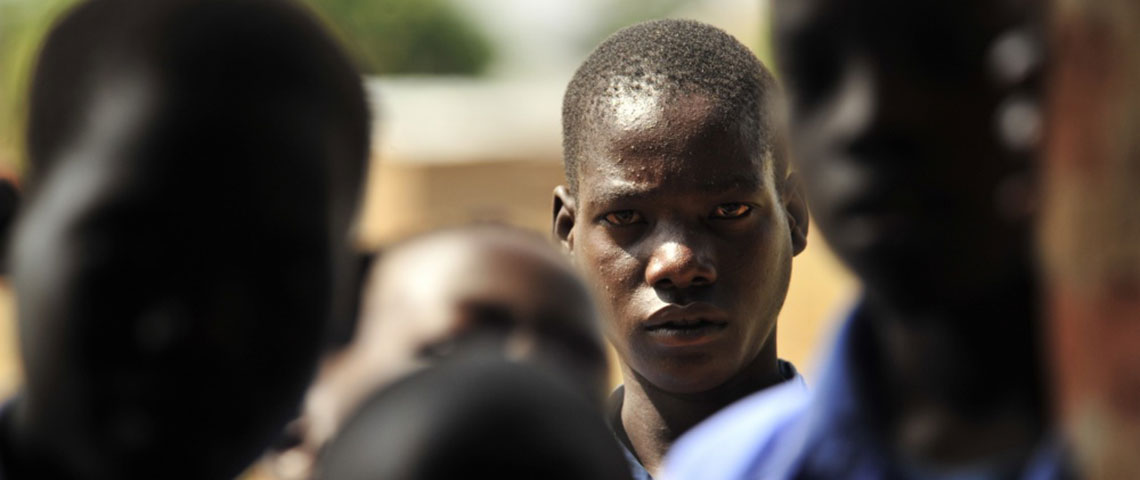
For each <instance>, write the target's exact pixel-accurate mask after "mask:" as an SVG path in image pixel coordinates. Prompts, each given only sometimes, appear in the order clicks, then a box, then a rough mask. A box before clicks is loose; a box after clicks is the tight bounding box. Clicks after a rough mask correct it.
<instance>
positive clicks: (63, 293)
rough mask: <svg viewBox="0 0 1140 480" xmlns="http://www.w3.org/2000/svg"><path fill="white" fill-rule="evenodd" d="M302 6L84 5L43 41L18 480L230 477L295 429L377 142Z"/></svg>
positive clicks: (23, 239)
mask: <svg viewBox="0 0 1140 480" xmlns="http://www.w3.org/2000/svg"><path fill="white" fill-rule="evenodd" d="M291 5H292V4H290V3H288V2H277V1H261V0H251V1H246V2H206V1H197V0H186V1H182V0H166V1H162V2H147V3H142V4H140V3H138V2H131V1H129V0H101V1H99V2H83V3H80V4H78V5H77V6H76V8H75V9H73V10H72V11H71V12H70V13H68V14H67V15H66V16H65V17H64V18H63V19H61V20H60V21H59V22H57V24H56V25H55V27H53V29H52V31H51V32H50V33H49V35H48V37H47V40H46V42H45V45H44V47H43V48H42V49H41V53H40V56H39V58H38V65H37V71H36V75H35V79H34V82H33V89H32V96H31V101H30V105H29V107H30V111H31V116H30V120H29V142H28V144H29V153H30V165H29V166H30V167H31V168H30V177H29V182H28V183H27V185H29V188H28V192H29V193H28V197H27V202H26V203H25V204H24V205H23V206H22V207H21V211H20V212H19V219H18V221H17V224H16V226H15V231H14V233H13V237H12V249H11V252H12V282H13V285H14V289H15V293H16V298H17V300H18V302H17V304H18V312H17V314H18V319H19V330H20V331H19V336H20V350H21V360H22V364H23V367H24V378H25V385H24V386H23V388H22V389H21V391H20V393H19V394H18V395H17V396H16V397H15V398H14V399H12V401H11V403H10V405H9V407H8V408H6V409H5V410H4V412H3V416H0V457H2V458H3V462H0V463H2V465H0V467H2V468H3V472H0V475H2V476H3V477H4V478H13V479H21V478H35V479H50V478H89V479H101V478H108V479H129V478H188V479H209V478H234V476H235V475H238V474H239V473H240V472H241V471H242V470H243V469H244V468H245V467H246V465H247V464H248V463H249V462H250V461H252V460H253V459H254V458H256V457H257V455H259V454H260V453H261V452H262V451H263V450H264V448H265V447H266V446H267V445H268V444H269V442H270V441H272V439H273V438H274V437H275V436H276V434H277V432H279V431H280V429H281V427H282V426H283V425H284V424H285V422H286V421H288V420H289V419H290V418H291V417H292V416H293V415H294V414H295V411H296V408H297V406H298V404H299V402H300V400H301V396H302V394H303V393H304V391H305V387H306V386H307V384H308V382H309V378H310V375H311V373H312V370H313V368H314V367H315V363H316V360H317V356H318V354H319V351H320V348H321V347H322V341H323V338H324V337H323V333H324V331H325V328H326V324H327V321H328V319H329V318H330V317H331V312H332V311H334V310H335V309H336V305H335V303H334V302H335V300H336V298H338V297H339V295H337V294H336V293H337V292H335V291H334V290H336V287H334V285H343V283H340V282H342V281H343V280H341V278H342V275H344V274H345V272H344V271H343V270H342V269H341V267H342V266H344V265H346V264H347V263H348V261H347V259H348V258H351V255H350V254H351V250H350V248H349V229H348V226H349V225H348V223H349V220H350V219H351V218H352V217H353V212H354V211H355V201H353V200H350V197H353V198H354V197H355V195H356V192H359V183H358V180H357V178H359V176H360V174H361V173H363V166H364V161H365V158H366V157H365V152H364V150H365V149H366V144H367V141H366V140H367V139H366V137H363V136H362V135H359V136H355V137H354V136H352V135H351V134H350V133H346V132H352V131H362V130H366V129H367V120H366V119H365V118H363V117H364V116H365V115H366V114H365V113H363V112H364V96H363V92H362V91H357V94H356V95H355V96H353V95H351V92H352V90H351V88H352V87H353V86H356V87H357V88H359V77H358V76H357V74H356V72H355V71H353V70H352V69H351V67H350V66H349V65H348V64H347V62H345V61H344V60H343V56H342V55H341V54H340V53H339V51H338V50H337V49H336V46H335V44H334V43H333V42H332V41H331V39H330V38H329V37H328V36H327V35H325V34H323V31H322V30H320V27H319V24H318V23H317V22H316V21H315V20H314V19H312V18H310V17H309V16H308V15H307V13H305V12H306V11H305V10H300V9H298V8H297V7H294V6H291ZM138 45H142V46H144V47H143V48H135V47H136V46H138ZM92 58H97V59H100V61H89V60H90V59H92ZM315 59H317V60H315ZM278 72H288V74H282V75H274V74H275V73H278ZM77 79H81V80H77ZM77 85H82V86H83V87H84V88H78V87H77ZM85 89H86V90H85ZM76 92H80V93H82V94H78V95H73V94H75V93H76ZM329 92H350V93H349V94H346V95H344V96H336V95H331V94H329ZM353 111H356V112H359V113H360V115H358V116H356V117H354V116H353V115H350V114H348V112H353ZM348 118H355V120H349V119H348ZM33 147H34V148H33ZM353 172H355V173H353ZM334 192H335V193H334Z"/></svg>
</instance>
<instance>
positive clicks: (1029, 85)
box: [0, 0, 1140, 480]
mask: <svg viewBox="0 0 1140 480" xmlns="http://www.w3.org/2000/svg"><path fill="white" fill-rule="evenodd" d="M773 12H774V24H773V27H774V28H773V30H774V39H773V40H774V44H775V46H776V48H777V53H778V55H777V57H778V60H777V61H778V64H777V65H776V67H777V68H778V71H779V72H780V74H781V75H780V81H779V82H778V81H777V79H776V77H775V76H774V75H773V74H772V73H771V72H770V70H769V67H767V66H766V65H764V64H763V63H762V62H761V61H760V60H759V59H757V57H756V56H755V55H754V54H753V53H752V52H751V51H750V50H749V49H748V48H747V47H745V46H744V45H742V44H741V43H740V42H739V41H737V40H736V39H735V38H733V37H732V36H731V35H729V34H727V33H725V32H724V31H722V30H720V29H718V28H717V27H715V26H711V25H707V24H703V23H699V22H695V21H690V20H655V21H649V22H644V23H639V24H635V25H632V26H628V27H626V28H624V29H621V30H619V31H617V32H616V33H614V34H613V35H612V36H610V37H609V38H608V39H606V40H605V41H604V42H602V43H601V44H600V45H598V46H597V48H596V49H594V51H593V52H592V53H591V54H590V55H589V57H588V58H587V59H585V61H584V62H583V63H582V64H581V66H580V67H579V68H578V70H577V71H576V73H575V74H574V75H573V77H572V78H570V79H568V86H567V89H566V92H565V97H564V103H563V110H562V124H563V148H564V162H565V178H566V182H565V184H564V185H561V186H558V187H556V188H555V189H554V191H553V209H552V217H551V231H550V238H547V236H545V235H541V234H538V233H534V232H529V231H526V230H521V229H518V228H515V227H510V226H506V225H499V224H487V223H480V224H471V225H462V226H456V227H453V228H448V229H444V230H438V231H432V232H428V233H425V234H422V235H418V236H415V237H411V238H407V239H404V240H402V241H401V242H398V243H395V244H392V245H387V246H385V247H384V248H383V249H382V250H381V251H377V252H365V251H360V250H359V249H357V248H356V244H355V243H354V242H353V238H352V233H353V231H354V228H353V227H354V225H355V223H356V222H357V221H358V219H357V215H358V204H359V200H360V198H361V196H362V179H363V178H364V176H365V172H366V169H367V162H368V157H369V152H370V151H371V138H370V132H372V123H373V122H383V121H384V119H383V118H370V114H369V109H368V106H367V104H366V98H365V93H364V90H363V86H362V81H361V77H360V74H359V73H358V72H357V70H356V69H355V68H354V66H353V63H352V61H351V60H350V59H349V57H348V56H347V55H346V54H345V52H344V51H343V50H342V48H341V47H340V46H339V45H338V43H337V42H336V41H335V40H334V39H333V37H332V36H331V35H330V34H329V33H328V32H327V31H326V30H325V28H324V27H323V26H322V24H321V23H320V22H319V21H317V20H316V19H315V18H314V16H313V15H312V14H311V13H310V12H309V11H308V10H307V9H306V8H305V7H303V6H301V5H299V4H297V3H295V2H293V1H289V0H241V1H235V0H150V1H146V2H139V1H135V0H87V1H84V2H81V3H79V4H78V5H77V6H76V7H74V8H72V9H71V10H69V11H67V12H66V13H65V14H64V15H63V16H62V17H61V18H60V19H59V20H58V21H57V22H56V23H55V26H54V27H53V28H52V30H51V31H50V33H49V34H48V36H47V38H46V40H45V41H44V43H43V46H42V48H41V49H40V51H39V54H38V57H37V61H36V69H35V72H34V77H33V79H32V81H31V89H30V91H29V93H28V105H29V118H28V131H27V142H26V143H27V158H28V165H27V168H26V171H25V173H24V176H23V178H22V179H21V183H20V188H19V189H18V190H16V189H13V188H11V187H10V186H7V185H5V186H4V187H3V189H4V192H5V195H4V198H5V201H4V202H3V203H4V204H5V205H7V207H8V210H10V211H12V212H15V218H16V220H15V221H14V222H8V221H7V220H5V221H4V222H0V227H3V228H5V229H6V231H5V232H4V233H5V238H4V243H6V244H7V245H8V250H7V254H6V257H5V261H4V262H3V265H4V267H5V275H7V276H8V277H9V278H10V281H11V284H12V285H13V287H14V291H15V295H16V299H17V306H18V308H17V317H18V327H19V341H20V350H21V355H22V362H23V369H24V378H25V381H24V384H23V386H22V388H21V389H20V391H19V392H18V394H16V395H15V396H14V397H12V398H9V399H7V400H6V401H5V402H4V403H3V407H2V408H0V478H3V479H12V480H23V479H53V478H60V479H65V478H85V479H86V478H90V479H120V478H132V479H133V478H176V479H177V478H186V479H214V478H233V477H235V476H237V475H240V474H241V473H242V472H243V471H245V470H246V469H248V468H250V466H251V465H254V464H258V465H262V466H264V467H265V468H266V469H267V470H269V471H271V472H273V474H274V475H275V476H277V477H278V478H282V479H308V478H315V479H400V480H419V479H423V480H427V479H455V478H504V479H552V478H556V479H614V480H621V479H626V480H630V479H633V480H647V479H652V478H658V479H667V480H712V479H742V480H743V479H788V480H791V479H937V480H959V479H978V480H990V479H994V480H997V479H1026V480H1029V479H1035V480H1036V479H1066V478H1080V477H1082V473H1085V472H1083V471H1082V469H1081V468H1080V467H1081V466H1082V464H1081V462H1080V461H1079V458H1077V456H1076V455H1074V452H1076V451H1082V450H1081V449H1079V448H1078V449H1074V447H1073V439H1072V437H1070V436H1069V435H1067V434H1066V430H1065V429H1063V428H1061V427H1062V424H1061V422H1060V421H1059V420H1058V418H1057V410H1058V409H1057V408H1056V406H1055V405H1054V404H1053V398H1054V395H1053V394H1052V393H1051V392H1052V378H1053V376H1052V375H1051V373H1050V372H1051V368H1052V367H1051V363H1050V358H1051V357H1050V354H1049V352H1048V351H1047V349H1048V345H1049V343H1048V342H1047V341H1046V338H1047V336H1048V331H1049V329H1048V326H1047V324H1046V318H1047V316H1046V315H1045V313H1044V312H1043V309H1044V308H1045V306H1047V305H1049V302H1048V301H1047V299H1046V298H1045V296H1046V295H1047V291H1046V290H1045V289H1043V288H1042V283H1043V281H1042V278H1041V275H1040V271H1041V270H1042V269H1041V268H1040V266H1039V260H1038V257H1037V255H1036V254H1035V241H1036V240H1035V239H1036V237H1035V235H1036V232H1037V231H1038V224H1039V223H1040V222H1039V218H1040V214H1039V205H1040V188H1039V186H1038V180H1039V178H1040V177H1041V176H1042V175H1041V171H1042V168H1043V167H1042V166H1041V165H1042V162H1041V161H1040V157H1041V151H1042V146H1043V145H1044V142H1043V135H1044V134H1043V131H1042V129H1040V128H1037V129H1034V128H1029V127H1026V126H1025V125H1029V126H1030V127H1032V126H1033V125H1037V126H1040V125H1042V124H1044V123H1045V120H1046V119H1045V118H1042V117H1043V116H1045V115H1047V113H1048V110H1046V109H1045V108H1043V105H1044V104H1045V103H1046V91H1047V90H1046V85H1047V83H1046V81H1045V80H1046V76H1047V75H1046V74H1047V73H1048V71H1049V70H1048V69H1047V62H1046V59H1047V58H1048V55H1047V53H1048V47H1049V45H1050V43H1049V42H1047V41H1046V38H1045V37H1046V35H1045V33H1044V32H1045V29H1046V28H1047V22H1046V19H1047V16H1046V13H1047V11H1046V8H1045V5H1043V4H1041V3H1039V2H1033V1H1023V0H999V1H981V0H969V1H962V2H912V1H906V0H868V1H865V2H846V1H842V0H775V1H774V4H773ZM1011 118H1013V119H1014V120H1010V119H1011ZM1017 120H1019V121H1017ZM809 206H810V209H809ZM809 212H810V213H809ZM4 218H8V216H4ZM812 221H814V224H815V225H817V226H818V227H819V230H821V232H820V234H821V235H822V236H823V237H824V238H826V240H827V242H828V244H829V245H830V246H831V247H832V249H833V250H834V251H835V252H836V254H837V255H838V256H839V257H840V259H841V260H842V261H843V262H844V264H845V265H846V266H847V267H848V268H849V269H850V270H851V271H852V272H853V273H854V274H855V276H856V277H857V278H858V279H859V281H860V284H861V294H860V296H859V298H858V300H857V301H856V302H855V303H854V304H853V305H851V306H850V308H849V310H848V311H847V313H846V314H845V315H844V320H843V321H842V323H841V326H840V329H839V331H838V332H837V333H836V335H835V337H834V341H833V343H832V344H831V345H830V346H829V347H827V349H826V351H824V352H820V353H821V354H822V355H823V356H824V358H826V362H825V363H824V364H823V367H822V369H821V370H820V371H819V372H805V373H806V374H807V379H805V378H804V376H803V375H801V373H800V372H799V371H798V370H797V368H796V367H795V366H794V365H793V364H792V363H790V362H788V361H785V360H783V359H781V358H780V357H779V355H778V349H777V336H776V331H777V328H778V325H777V324H778V322H777V319H778V318H779V313H780V310H781V307H782V305H783V302H784V298H785V295H786V294H787V292H788V286H789V280H790V278H791V275H792V270H793V261H794V258H795V257H796V256H797V255H798V254H799V253H801V252H802V251H804V249H805V248H808V241H807V239H808V234H809V224H811V223H813V222H812ZM606 342H608V343H609V344H610V345H612V347H613V349H614V351H616V354H617V355H616V356H617V360H618V362H619V364H620V365H619V366H620V372H621V385H620V386H618V387H617V388H616V389H613V388H611V387H612V385H611V384H610V383H609V379H608V377H607V374H608V370H607V368H606V364H607V363H606V362H607V360H606ZM1137 347H1138V348H1140V345H1137ZM1136 368H1137V369H1140V365H1138V366H1137V367H1136ZM813 373H814V375H813ZM1120 478H1125V477H1120Z"/></svg>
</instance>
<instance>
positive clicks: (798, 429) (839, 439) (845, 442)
mask: <svg viewBox="0 0 1140 480" xmlns="http://www.w3.org/2000/svg"><path fill="white" fill-rule="evenodd" d="M857 313H858V309H855V310H854V311H853V312H852V313H851V314H849V315H848V316H847V318H846V320H845V321H844V322H843V325H842V326H841V328H840V331H839V334H838V336H837V338H836V341H835V344H834V346H833V348H832V349H831V351H830V354H829V355H828V358H827V361H826V362H825V363H824V368H823V370H822V371H821V375H820V377H819V382H818V384H817V386H816V387H815V388H813V389H812V391H810V392H809V391H808V390H807V389H806V388H804V387H803V385H802V384H789V383H785V384H783V385H780V386H778V387H775V388H771V389H768V390H764V391H761V392H759V393H756V394H753V395H752V396H749V397H747V398H745V399H743V400H741V401H739V402H737V403H735V404H733V405H731V406H729V407H728V408H726V409H724V410H721V411H720V412H719V413H717V414H716V415H714V416H712V417H711V418H709V420H707V421H705V422H704V423H701V424H700V425H698V426H697V427H695V428H693V429H692V430H690V431H689V432H688V433H687V434H685V435H684V436H682V437H681V438H680V439H678V441H677V443H675V444H674V445H673V448H672V449H671V450H670V451H669V455H668V456H667V457H666V459H665V477H666V479H668V480H728V479H734V480H737V479H763V480H769V479H771V480H791V479H911V478H914V479H931V480H935V479H936V480H991V479H1001V480H1006V479H1010V480H1015V479H1017V480H1052V479H1062V478H1070V477H1071V475H1070V474H1069V473H1068V470H1067V468H1066V467H1067V462H1066V459H1065V455H1064V452H1063V449H1061V448H1059V444H1058V443H1056V442H1043V444H1042V445H1041V446H1040V447H1039V448H1038V449H1036V451H1035V452H1033V454H1032V455H1030V457H1029V458H1017V459H1003V460H995V461H994V462H989V463H981V464H978V465H975V466H974V467H970V468H962V469H958V470H954V471H951V472H943V471H937V472H936V471H931V470H923V469H921V468H918V467H915V466H911V467H907V466H903V465H901V464H900V462H898V461H897V460H896V459H894V458H891V457H890V456H889V455H888V453H887V452H886V450H885V448H884V446H883V445H882V442H880V441H879V440H878V438H877V437H876V433H875V429H874V427H873V425H872V424H871V417H872V413H869V412H873V411H874V409H873V408H869V407H870V406H867V405H861V401H860V400H861V398H863V397H862V395H860V392H861V391H862V389H863V388H865V385H863V383H864V382H865V381H866V380H867V378H868V376H867V375H866V374H867V373H869V372H868V370H869V369H870V368H871V366H870V365H872V364H873V362H872V361H871V359H870V358H869V357H870V355H868V347H869V345H870V342H869V338H868V334H869V325H866V323H867V322H866V319H865V318H863V316H862V315H858V314H857Z"/></svg>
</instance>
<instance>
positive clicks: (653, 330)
mask: <svg viewBox="0 0 1140 480" xmlns="http://www.w3.org/2000/svg"><path fill="white" fill-rule="evenodd" d="M642 327H643V328H644V329H645V331H646V332H647V333H648V334H649V336H650V338H653V339H654V340H656V341H657V342H658V343H660V344H663V345H666V346H673V347H676V346H690V345H695V344H700V343H705V342H708V341H711V339H712V338H713V337H714V336H715V334H717V333H719V332H721V331H723V330H724V329H726V328H727V327H728V315H727V314H726V313H725V312H724V311H723V310H721V309H719V308H716V307H714V306H712V305H710V304H707V303H691V304H688V305H685V306H676V305H668V306H665V307H663V308H661V309H660V310H657V311H656V312H654V313H653V314H652V315H650V316H649V318H648V319H647V320H646V321H645V322H644V323H643V324H642Z"/></svg>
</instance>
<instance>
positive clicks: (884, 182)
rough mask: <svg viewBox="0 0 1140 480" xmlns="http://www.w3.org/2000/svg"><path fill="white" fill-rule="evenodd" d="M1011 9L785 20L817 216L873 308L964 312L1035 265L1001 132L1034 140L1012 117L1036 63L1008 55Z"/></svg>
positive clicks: (802, 6) (787, 12)
mask: <svg viewBox="0 0 1140 480" xmlns="http://www.w3.org/2000/svg"><path fill="white" fill-rule="evenodd" d="M1002 3H1013V2H998V3H993V4H991V3H989V2H965V3H959V2H952V3H946V4H944V5H943V4H937V5H936V3H932V2H908V1H905V0H874V1H870V2H864V3H858V4H855V3H854V2H841V1H838V0H783V1H779V2H777V3H776V4H775V11H776V25H777V26H776V41H777V44H778V47H779V60H780V70H781V72H783V73H784V78H785V81H786V84H787V86H788V91H789V94H790V98H791V106H792V123H793V125H792V127H793V128H792V131H793V132H794V134H793V145H794V148H795V159H796V160H797V162H798V165H797V167H798V171H799V172H800V173H802V174H803V176H804V183H805V185H806V186H807V190H808V197H809V199H810V200H811V202H810V203H811V205H812V211H813V212H812V213H813V214H814V215H815V219H816V221H817V222H818V223H819V225H820V228H821V229H822V230H823V231H824V233H825V234H826V235H827V237H828V240H829V243H830V244H831V246H832V247H833V248H834V249H835V250H836V252H837V253H838V254H839V256H840V257H842V258H843V260H844V261H845V262H847V263H848V265H850V266H851V267H852V269H853V270H855V272H856V273H857V274H858V275H859V276H860V277H861V278H862V279H863V281H864V283H865V284H866V285H867V287H868V289H869V290H870V291H871V292H872V293H875V294H885V295H887V296H890V297H892V298H894V299H902V300H903V301H923V300H928V299H944V298H948V297H963V296H965V297H969V296H970V295H972V292H973V291H974V290H976V289H979V288H990V287H991V286H992V285H994V284H995V283H996V282H1000V281H1002V279H1004V278H1008V277H1009V276H1010V275H1011V274H1012V272H1014V271H1015V270H1017V269H1018V268H1019V266H1020V265H1024V262H1025V261H1027V260H1026V259H1027V258H1028V256H1029V254H1030V248H1029V235H1028V233H1029V229H1028V228H1027V225H1028V223H1027V222H1026V220H1027V218H1028V215H1027V211H1028V210H1030V207H1031V206H1030V205H1029V203H1030V202H1029V201H1028V199H1029V198H1031V197H1030V195H1029V194H1028V191H1029V189H1030V186H1031V182H1030V180H1031V175H1030V174H1031V168H1030V165H1029V164H1028V161H1027V159H1028V156H1027V155H1025V154H1024V153H1022V152H1016V151H1015V150H1014V149H1011V148H1008V144H1003V140H1002V133H1001V131H1002V129H1007V130H1009V131H1007V134H1010V133H1012V134H1014V135H1013V137H1016V136H1017V135H1016V134H1017V133H1018V132H1019V131H1020V132H1021V133H1030V136H1031V131H1032V126H1033V122H1034V120H1033V118H1032V117H1031V116H1029V117H1026V116H1024V115H1022V116H1018V115H1017V113H1018V112H1019V110H1018V106H1017V104H1014V103H1008V102H1009V100H1011V99H1015V98H1017V97H1015V96H1011V95H1009V94H1010V92H1012V91H1015V89H1024V90H1023V91H1024V92H1025V93H1026V94H1027V95H1026V96H1027V97H1030V98H1029V99H1030V100H1032V98H1031V95H1029V94H1031V93H1032V88H1031V87H1032V85H1031V80H1032V77H1033V76H1032V75H1030V74H1028V73H1027V72H1018V71H1017V68H1018V65H1019V64H1025V62H1032V60H1033V59H1032V52H1030V51H1022V50H1024V49H1020V48H1019V47H1022V46H1024V45H1023V44H1018V43H1017V41H1016V39H1014V42H1013V43H1010V42H1007V43H1005V44H1004V45H1005V46H1004V47H1001V46H1000V45H1002V44H1001V43H1000V40H1002V38H1003V37H1002V36H1001V34H1002V33H1003V32H1004V31H1005V29H1007V26H1008V25H1009V24H1010V17H1011V12H1012V10H1010V9H1009V8H1003V5H1002ZM1004 7H1008V5H1005V6H1004ZM1005 38H1007V40H1008V38H1009V37H1005ZM1003 49H1004V50H1003ZM1020 111H1021V112H1025V110H1020ZM1014 140H1017V139H1016V138H1014ZM1014 143H1016V142H1014Z"/></svg>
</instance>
